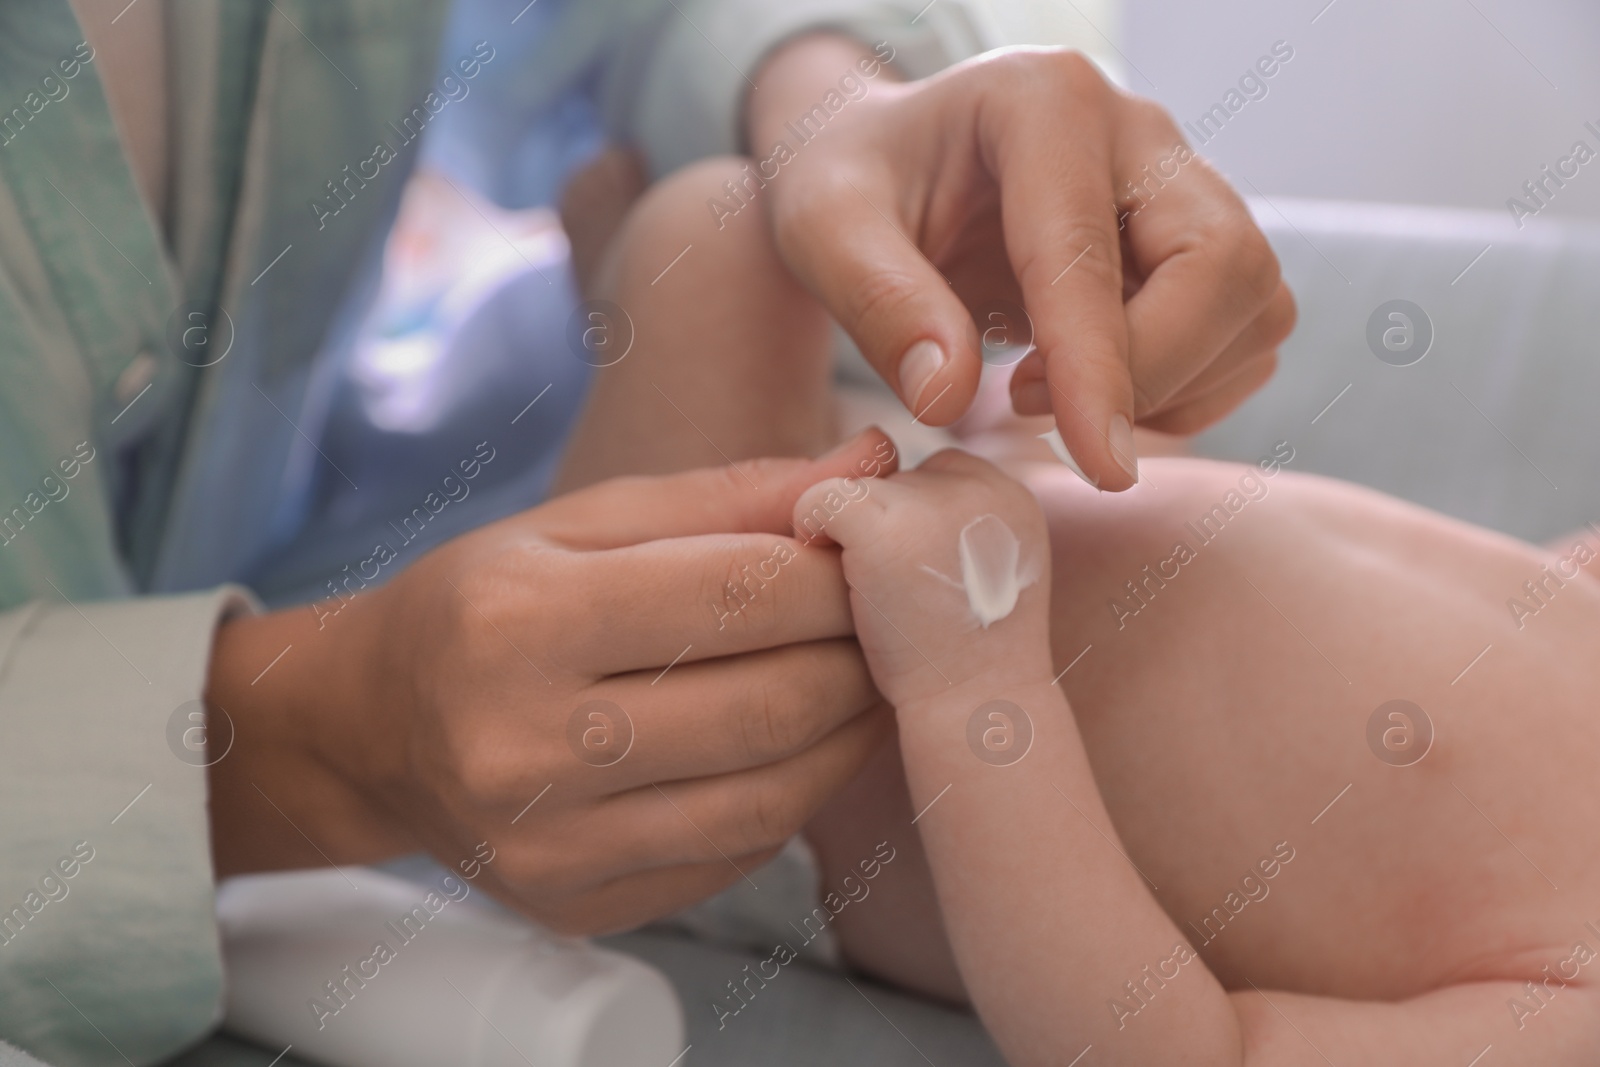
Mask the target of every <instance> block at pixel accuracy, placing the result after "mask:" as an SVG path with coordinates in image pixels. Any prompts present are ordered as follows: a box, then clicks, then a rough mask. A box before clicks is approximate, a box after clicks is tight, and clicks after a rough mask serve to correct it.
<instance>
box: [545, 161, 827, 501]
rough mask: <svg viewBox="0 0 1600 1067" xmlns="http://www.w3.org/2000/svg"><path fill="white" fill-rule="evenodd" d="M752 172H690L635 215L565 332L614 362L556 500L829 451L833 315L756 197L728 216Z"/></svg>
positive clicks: (596, 390)
mask: <svg viewBox="0 0 1600 1067" xmlns="http://www.w3.org/2000/svg"><path fill="white" fill-rule="evenodd" d="M743 166H744V162H743V161H742V160H738V159H712V160H707V161H704V162H701V163H697V164H695V165H693V166H690V167H686V168H684V169H683V170H680V171H678V172H676V173H675V174H673V175H671V176H669V177H667V178H666V179H664V180H662V181H661V182H658V183H657V184H656V185H655V186H654V187H652V188H651V190H650V191H649V192H648V193H646V194H645V195H644V197H642V198H641V199H640V200H639V202H638V203H637V204H636V205H634V207H633V209H632V211H631V212H630V213H629V215H628V219H627V221H626V223H625V224H624V227H623V231H622V233H621V234H620V236H619V237H618V238H617V240H616V241H615V242H613V244H612V246H611V248H610V250H609V252H608V253H607V256H606V262H605V263H604V265H603V266H602V268H601V271H600V277H599V279H598V282H597V284H596V290H595V292H594V296H595V298H596V299H595V300H592V301H589V302H586V303H585V304H584V305H583V306H582V307H581V308H580V309H579V310H578V312H577V313H575V316H574V318H575V320H576V322H575V324H574V325H573V326H569V329H568V337H569V339H570V340H571V341H572V345H573V347H574V357H575V358H581V359H585V360H586V361H587V362H590V363H592V364H596V365H598V364H601V363H605V362H610V361H612V360H615V362H612V363H610V365H609V366H602V367H600V369H599V370H597V371H596V374H595V382H594V387H593V390H592V391H591V393H590V396H589V400H588V403H587V406H586V408H585V411H584V415H583V418H582V419H581V420H580V422H579V424H578V428H577V430H576V431H575V432H574V434H573V436H572V438H571V440H570V442H569V444H568V446H567V454H566V457H565V459H564V461H563V466H562V470H561V472H560V474H559V475H558V477H557V481H556V491H557V492H565V491H568V490H571V489H575V488H578V487H580V486H583V485H587V484H589V483H591V482H596V481H600V480H602V479H604V478H609V477H612V476H614V475H619V474H656V473H666V472H670V471H678V470H683V469H686V468H690V467H703V466H720V465H723V464H727V463H730V462H731V463H734V464H737V463H738V461H740V460H744V459H750V458H752V457H756V456H785V455H814V454H816V453H818V452H820V451H822V450H823V449H825V448H826V447H827V446H828V445H830V444H832V443H833V442H832V440H831V438H832V435H833V408H832V404H831V400H830V391H829V385H830V375H831V370H832V364H831V356H832V351H831V337H830V334H829V325H828V318H827V315H826V313H825V312H824V311H823V310H822V307H821V305H820V304H818V303H817V302H816V301H815V300H814V299H813V298H812V296H811V295H810V294H809V293H808V292H806V290H805V289H803V288H802V287H801V286H800V285H799V283H798V282H796V281H795V280H794V279H793V278H792V277H791V276H790V274H789V272H788V270H787V268H785V267H784V265H783V263H782V262H781V260H780V259H779V258H778V254H777V251H776V249H775V248H774V247H773V245H772V241H771V230H770V227H769V226H768V225H767V222H766V219H765V217H764V215H763V212H764V210H765V206H764V205H763V204H762V202H761V199H760V193H759V192H757V193H756V198H755V199H754V200H753V201H749V202H748V203H747V206H745V207H744V208H742V209H741V210H740V211H739V212H738V213H737V214H729V213H728V212H727V210H726V205H727V204H729V203H730V202H732V201H730V198H729V196H728V192H727V189H726V188H725V187H724V186H725V183H726V182H729V181H732V182H734V183H735V184H736V185H737V184H738V183H739V182H740V181H741V179H742V178H743V176H744V175H743V169H742V168H743ZM746 199H747V200H748V197H747V198H746ZM712 200H716V201H717V202H718V203H721V204H722V205H724V210H723V211H721V212H717V213H715V214H714V213H713V212H712V210H711V208H710V207H709V206H708V203H709V202H710V201H712ZM719 215H720V218H719V217H718V216H719Z"/></svg>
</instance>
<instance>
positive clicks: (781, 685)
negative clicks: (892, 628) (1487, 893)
mask: <svg viewBox="0 0 1600 1067" xmlns="http://www.w3.org/2000/svg"><path fill="white" fill-rule="evenodd" d="M589 695H590V696H591V697H593V698H600V699H604V700H609V701H611V702H612V703H614V704H616V705H617V706H618V707H619V708H621V709H622V710H623V711H625V712H627V714H628V719H629V723H630V724H631V729H630V731H629V732H630V733H631V735H632V736H631V744H632V747H631V748H630V749H629V750H628V753H627V755H626V757H624V758H621V759H619V760H618V761H617V763H616V764H615V765H614V766H607V767H601V768H597V769H596V772H595V774H594V777H595V779H596V782H597V789H599V790H603V791H604V792H607V793H621V792H624V791H626V790H629V789H634V788H637V787H639V786H643V785H648V784H649V783H651V782H657V781H668V780H672V779H681V778H702V777H710V776H713V775H722V774H730V773H732V772H735V771H741V770H746V769H749V768H752V767H759V766H763V765H766V764H769V763H775V762H777V761H780V760H784V759H788V758H789V757H791V756H794V755H795V754H797V753H799V752H803V751H805V750H806V749H808V748H810V747H811V746H812V745H814V744H816V743H817V742H818V741H819V740H821V739H822V738H823V737H825V736H827V735H828V734H830V733H832V732H833V731H834V730H836V729H838V728H839V727H840V726H842V725H843V724H844V723H845V722H847V721H849V720H850V719H852V718H854V717H856V716H857V715H859V714H861V713H862V712H863V711H866V710H868V709H869V708H871V707H873V706H874V705H876V704H878V703H879V702H880V701H881V700H882V699H883V698H882V697H880V696H879V695H878V692H877V689H876V688H875V687H874V686H873V684H872V675H871V674H870V673H868V671H867V665H866V661H865V660H863V659H862V658H861V649H860V648H859V647H858V646H857V645H856V643H855V642H854V641H847V640H835V641H813V642H809V643H806V644H798V645H788V646H785V647H783V648H775V649H770V650H767V651H764V652H751V653H747V654H745V655H742V656H736V657H729V658H725V659H716V660H710V661H708V662H704V663H686V664H679V665H678V666H676V667H673V668H672V669H671V670H670V671H668V672H666V673H665V674H657V673H656V672H655V671H653V670H652V671H643V672H640V673H638V674H634V675H629V676H627V677H625V678H616V679H611V680H608V681H606V682H602V683H601V684H600V685H598V686H596V687H594V688H593V689H591V690H589ZM596 740H597V742H598V743H599V744H601V745H605V744H612V743H614V741H613V739H612V738H611V737H610V736H601V735H596ZM596 757H597V759H596V761H598V759H599V758H600V753H599V752H597V753H596ZM580 758H582V757H580ZM585 762H591V761H589V760H585Z"/></svg>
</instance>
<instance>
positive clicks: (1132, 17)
mask: <svg viewBox="0 0 1600 1067" xmlns="http://www.w3.org/2000/svg"><path fill="white" fill-rule="evenodd" d="M978 2H979V3H980V4H984V3H986V2H987V6H989V8H990V10H991V11H992V13H993V16H994V19H995V21H996V24H997V25H998V26H999V27H1000V29H1001V31H1002V32H1003V33H1004V34H1005V36H1006V38H1007V39H1008V40H1010V41H1014V42H1019V43H1023V42H1035V43H1052V44H1055V43H1059V44H1066V45H1070V46H1072V47H1075V48H1080V49H1083V50H1084V51H1086V52H1089V53H1091V54H1092V55H1094V56H1095V57H1096V58H1097V59H1100V60H1101V61H1102V63H1103V64H1105V65H1106V66H1107V67H1108V68H1109V69H1112V70H1115V71H1117V72H1118V76H1119V77H1120V78H1121V80H1122V83H1123V85H1125V86H1126V87H1127V88H1129V89H1132V90H1133V91H1135V92H1138V93H1141V94H1143V95H1146V96H1150V97H1153V98H1154V99H1156V100H1159V101H1160V102H1161V103H1163V104H1165V105H1166V106H1167V107H1168V108H1169V109H1171V110H1172V112H1173V113H1174V114H1175V115H1176V116H1177V117H1178V119H1179V120H1180V121H1181V120H1189V121H1194V120H1196V119H1197V118H1198V117H1199V116H1200V115H1201V114H1202V113H1203V112H1205V110H1206V109H1207V108H1209V107H1210V106H1211V105H1212V104H1214V103H1217V102H1218V100H1220V99H1221V97H1222V95H1223V93H1224V92H1226V91H1227V90H1228V89H1229V88H1230V87H1232V86H1233V85H1234V84H1235V83H1236V82H1237V80H1238V78H1239V76H1240V75H1241V74H1242V73H1243V72H1244V71H1245V69H1246V68H1247V67H1249V66H1250V64H1252V63H1254V62H1255V60H1256V58H1257V57H1258V56H1260V55H1262V54H1264V53H1266V52H1267V51H1268V49H1269V48H1270V46H1271V45H1272V43H1273V42H1275V41H1279V40H1282V41H1287V42H1288V43H1289V44H1290V45H1291V46H1292V47H1293V48H1294V52H1295V57H1294V59H1293V60H1292V61H1291V62H1290V63H1289V64H1288V65H1287V67H1286V68H1285V69H1284V70H1283V71H1282V72H1281V73H1280V74H1279V75H1277V76H1275V77H1274V78H1273V79H1271V82H1270V83H1269V85H1270V93H1269V95H1268V96H1267V97H1265V98H1264V99H1262V100H1259V101H1255V102H1252V103H1251V104H1249V105H1248V106H1247V107H1246V108H1244V109H1243V111H1241V112H1240V114H1239V115H1238V116H1236V118H1237V121H1234V122H1231V123H1230V124H1229V126H1228V128H1227V132H1226V133H1225V134H1224V135H1222V136H1220V137H1218V138H1217V139H1216V141H1215V143H1213V144H1208V145H1207V146H1206V148H1205V154H1206V155H1207V157H1208V158H1210V159H1211V160H1212V162H1214V163H1216V164H1217V165H1218V166H1219V167H1221V168H1222V169H1223V171H1224V172H1226V173H1227V174H1228V175H1229V176H1230V177H1234V178H1235V179H1236V180H1238V179H1241V178H1248V179H1249V180H1250V181H1251V182H1253V183H1254V184H1255V185H1256V186H1257V187H1258V188H1259V189H1260V190H1261V191H1262V192H1263V193H1265V194H1266V195H1268V196H1275V195H1278V194H1284V195H1291V196H1307V197H1329V198H1339V199H1353V200H1376V201H1386V202H1390V203H1399V204H1442V205H1448V206H1451V207H1463V208H1482V209H1485V210H1490V211H1493V210H1501V211H1503V210H1505V200H1506V198H1507V197H1509V196H1512V195H1516V194H1517V192H1518V190H1519V189H1520V188H1521V185H1522V183H1523V182H1524V181H1527V180H1529V179H1530V178H1532V177H1534V176H1535V175H1536V174H1537V172H1538V170H1539V168H1540V167H1541V166H1543V165H1544V164H1547V163H1548V164H1554V163H1555V161H1556V159H1557V157H1559V156H1561V155H1563V154H1565V153H1566V152H1567V150H1568V149H1569V148H1570V147H1571V145H1572V143H1573V141H1574V140H1575V139H1577V138H1578V137H1579V136H1581V135H1582V134H1583V132H1584V131H1583V129H1582V127H1583V123H1584V122H1585V121H1593V122H1595V123H1596V125H1597V126H1600V62H1597V60H1596V56H1597V49H1600V4H1597V3H1595V2H1594V0H1400V2H1396V0H1333V2H1332V3H1331V4H1330V3H1329V2H1328V0H1288V2H1285V0H1124V2H1122V3H1117V2H1115V0H978ZM1313 20H1314V21H1313ZM1590 141H1591V144H1592V145H1595V141H1596V139H1595V138H1594V137H1593V136H1592V135H1591V136H1590ZM1595 147H1600V145H1595ZM1540 215H1541V217H1543V216H1544V215H1545V212H1541V213H1540ZM1549 215H1550V216H1551V217H1566V218H1589V219H1594V218H1597V217H1600V174H1591V173H1589V171H1588V168H1585V169H1584V171H1583V173H1582V174H1581V175H1580V177H1579V178H1578V179H1576V180H1574V181H1573V182H1571V183H1569V185H1568V187H1567V188H1566V189H1562V190H1560V191H1559V193H1558V195H1557V196H1556V197H1555V198H1554V200H1553V202H1552V204H1551V206H1550V208H1549ZM1507 217H1508V218H1509V215H1508V216H1507Z"/></svg>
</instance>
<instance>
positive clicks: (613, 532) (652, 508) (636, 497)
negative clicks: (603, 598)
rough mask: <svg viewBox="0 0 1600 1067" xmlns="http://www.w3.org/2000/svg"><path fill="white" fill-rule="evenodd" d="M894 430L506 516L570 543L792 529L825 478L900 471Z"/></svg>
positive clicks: (625, 483)
mask: <svg viewBox="0 0 1600 1067" xmlns="http://www.w3.org/2000/svg"><path fill="white" fill-rule="evenodd" d="M897 462H898V456H897V455H896V454H895V450H894V446H893V445H892V444H891V443H890V441H889V438H888V436H887V435H885V434H884V432H883V431H882V430H879V429H878V428H877V427H870V428H868V429H866V430H863V431H862V432H861V433H859V434H857V435H856V436H855V437H852V438H851V439H850V440H848V441H845V442H844V443H842V444H840V445H839V446H838V447H836V448H835V449H833V450H832V451H830V452H828V453H827V454H826V455H823V456H820V457H818V458H817V459H753V460H744V461H742V462H740V463H738V464H735V465H733V466H728V467H708V468H705V469H702V470H692V471H685V472H683V473H682V474H669V475H655V476H649V477H634V478H613V479H611V480H609V481H605V482H601V483H600V484H599V485H593V486H589V487H588V488H585V489H580V490H577V491H576V492H572V493H568V494H566V495H565V496H560V497H557V498H556V499H555V500H552V501H550V502H549V503H547V504H542V505H540V506H539V507H537V508H534V509H532V510H531V511H527V512H524V513H523V514H521V515H518V516H514V517H513V518H511V519H509V520H506V521H508V522H513V523H525V524H528V525H530V526H531V527H532V528H533V529H535V530H536V531H537V532H538V533H539V535H540V536H542V537H545V538H547V539H549V540H551V541H554V542H556V543H558V544H560V545H562V546H564V547H567V548H576V549H604V548H618V547H621V546H623V545H633V544H638V543H639V542H641V541H652V540H658V539H660V538H667V537H688V536H691V535H693V534H710V533H756V532H767V533H787V532H788V531H789V513H790V511H791V509H792V508H793V507H794V501H795V498H796V497H798V496H799V495H800V492H801V490H803V489H805V488H806V487H807V486H810V485H812V484H814V483H816V482H818V481H821V480H822V479H823V478H828V477H834V476H838V477H855V478H875V477H878V476H879V475H881V474H891V473H893V472H894V470H895V467H896V464H897Z"/></svg>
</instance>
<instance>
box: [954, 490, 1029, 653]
mask: <svg viewBox="0 0 1600 1067" xmlns="http://www.w3.org/2000/svg"><path fill="white" fill-rule="evenodd" d="M958 547H959V552H960V555H961V585H962V587H963V588H964V589H966V591H967V604H968V606H970V607H971V608H972V614H974V615H976V616H977V617H978V623H979V624H980V625H981V626H983V628H984V629H988V628H989V625H990V624H991V623H995V622H999V621H1000V620H1001V619H1003V618H1005V617H1006V616H1007V615H1010V614H1011V612H1012V609H1014V608H1015V607H1016V606H1017V597H1018V595H1019V594H1021V592H1022V590H1023V589H1025V588H1027V587H1028V586H1029V585H1031V584H1032V578H1031V577H1028V576H1026V575H1025V574H1024V573H1023V568H1022V560H1021V555H1022V543H1021V542H1020V541H1018V540H1017V535H1016V534H1014V533H1012V532H1011V527H1009V526H1007V525H1006V523H1005V520H1004V519H1002V518H1001V517H1000V516H998V515H980V516H978V517H977V518H976V519H973V520H972V521H971V522H969V523H967V524H966V525H965V526H963V527H962V528H961V537H960V543H959V546H958Z"/></svg>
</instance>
